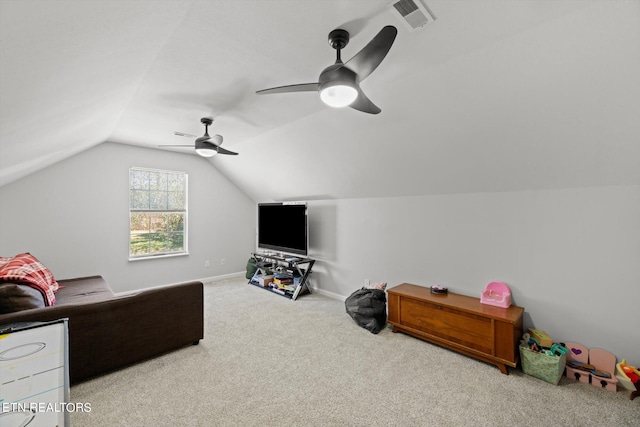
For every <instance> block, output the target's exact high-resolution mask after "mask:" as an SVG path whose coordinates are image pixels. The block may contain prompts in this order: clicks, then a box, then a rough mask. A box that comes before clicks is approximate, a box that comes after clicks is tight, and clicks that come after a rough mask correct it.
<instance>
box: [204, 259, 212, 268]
mask: <svg viewBox="0 0 640 427" xmlns="http://www.w3.org/2000/svg"><path fill="white" fill-rule="evenodd" d="M204 267H205V268H209V267H211V262H210V261H209V260H206V261H205V262H204Z"/></svg>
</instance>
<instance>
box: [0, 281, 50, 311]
mask: <svg viewBox="0 0 640 427" xmlns="http://www.w3.org/2000/svg"><path fill="white" fill-rule="evenodd" d="M44 306H45V304H44V297H43V296H42V294H41V293H40V291H39V290H37V289H34V288H32V287H31V286H27V285H21V284H19V283H0V314H6V313H13V312H16V311H22V310H29V309H32V308H40V307H44Z"/></svg>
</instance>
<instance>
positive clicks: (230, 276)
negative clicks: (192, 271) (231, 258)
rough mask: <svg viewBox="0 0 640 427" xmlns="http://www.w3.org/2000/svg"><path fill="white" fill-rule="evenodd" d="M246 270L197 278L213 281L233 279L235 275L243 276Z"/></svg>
mask: <svg viewBox="0 0 640 427" xmlns="http://www.w3.org/2000/svg"><path fill="white" fill-rule="evenodd" d="M246 274H247V272H246V271H239V272H237V273H229V274H221V275H220V276H212V277H205V278H202V279H198V280H199V281H200V282H214V281H216V280H224V279H234V278H236V277H245V275H246Z"/></svg>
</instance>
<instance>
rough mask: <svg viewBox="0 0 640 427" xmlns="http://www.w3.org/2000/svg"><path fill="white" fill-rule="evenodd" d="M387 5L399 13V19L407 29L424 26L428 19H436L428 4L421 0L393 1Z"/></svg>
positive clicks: (411, 29) (412, 29)
mask: <svg viewBox="0 0 640 427" xmlns="http://www.w3.org/2000/svg"><path fill="white" fill-rule="evenodd" d="M389 7H390V8H391V10H393V11H394V13H396V14H397V15H399V17H400V20H401V21H402V22H404V23H405V25H406V26H407V28H408V29H409V31H414V30H417V29H418V28H420V27H424V26H425V25H426V24H427V22H429V20H431V21H435V20H436V16H435V15H434V14H433V12H432V11H431V9H429V6H427V5H426V4H425V3H424V2H422V1H421V0H400V1H394V2H393V3H391V4H390V5H389Z"/></svg>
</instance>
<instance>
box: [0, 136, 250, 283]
mask: <svg viewBox="0 0 640 427" xmlns="http://www.w3.org/2000/svg"><path fill="white" fill-rule="evenodd" d="M225 160H227V159H225ZM228 160H229V161H232V160H233V159H231V158H229V159H228ZM131 166H139V167H148V168H157V169H168V170H178V171H184V172H187V173H188V174H189V194H188V197H189V217H188V227H189V228H188V232H189V235H188V238H189V255H188V256H180V257H173V258H165V259H152V260H140V261H131V262H130V261H128V254H129V252H128V250H129V246H128V245H129V240H128V239H129V232H128V230H129V211H128V209H129V193H128V185H129V168H130V167H131ZM0 200H1V201H2V209H0V255H1V256H11V255H15V254H17V253H20V252H31V253H32V254H33V255H34V256H36V257H37V258H38V259H40V261H41V262H42V263H43V264H45V265H46V266H47V267H48V268H49V269H51V271H52V272H53V273H54V275H55V277H56V278H57V279H66V278H72V277H80V276H87V275H94V274H100V275H102V276H103V277H104V278H105V279H106V280H107V281H108V282H109V284H110V285H111V287H112V288H113V290H114V292H122V291H128V290H135V289H141V288H145V287H151V286H157V285H164V284H169V283H177V282H182V281H186V280H193V279H202V278H207V277H214V276H220V275H224V274H230V273H236V272H239V271H244V270H245V267H246V262H247V259H248V258H249V255H250V252H251V251H252V250H253V249H254V236H255V203H254V202H253V201H252V200H251V199H249V198H248V197H247V196H246V195H245V194H244V193H243V192H241V191H240V190H239V189H238V188H237V187H236V186H235V185H234V184H232V183H231V182H230V181H228V180H227V179H226V178H225V177H224V176H223V175H222V174H221V173H220V172H219V171H218V170H217V169H216V168H215V167H213V165H212V164H211V163H210V162H209V161H207V160H205V159H204V158H201V157H198V156H193V155H187V154H181V153H170V152H167V151H161V150H153V149H145V148H139V147H133V146H127V145H121V144H114V143H105V144H100V145H98V146H97V147H95V148H92V149H90V150H88V151H85V152H82V153H80V154H77V155H75V156H73V157H71V158H68V159H66V160H64V161H62V162H60V163H57V164H55V165H53V166H51V167H49V168H47V169H44V170H41V171H39V172H37V173H35V174H33V175H29V176H27V177H25V178H23V179H21V180H18V181H16V182H13V183H11V184H8V185H6V186H4V187H2V188H0ZM222 258H224V259H225V264H224V265H222V264H221V260H222ZM205 260H210V261H211V267H210V268H205V267H204V263H205Z"/></svg>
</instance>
